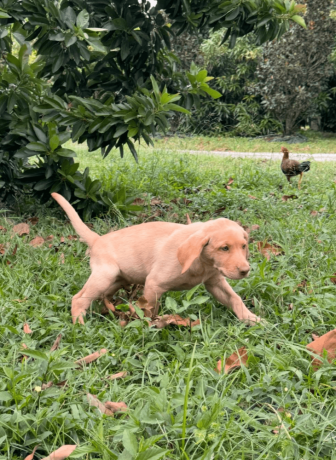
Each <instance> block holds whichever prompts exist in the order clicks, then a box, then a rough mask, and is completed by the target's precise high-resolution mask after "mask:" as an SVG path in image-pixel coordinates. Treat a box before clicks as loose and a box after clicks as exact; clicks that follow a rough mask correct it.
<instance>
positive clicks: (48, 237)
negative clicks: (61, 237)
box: [45, 235, 54, 241]
mask: <svg viewBox="0 0 336 460" xmlns="http://www.w3.org/2000/svg"><path fill="white" fill-rule="evenodd" d="M53 239H54V235H49V236H47V238H46V239H45V240H46V241H51V240H53Z"/></svg>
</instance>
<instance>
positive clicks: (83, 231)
mask: <svg viewBox="0 0 336 460" xmlns="http://www.w3.org/2000/svg"><path fill="white" fill-rule="evenodd" d="M51 196H52V197H53V198H54V200H56V201H57V203H58V204H59V205H60V206H61V207H62V208H63V209H64V211H65V213H66V214H67V216H68V217H69V219H70V222H71V223H72V226H73V228H74V229H75V230H76V232H77V233H78V235H79V236H80V237H81V238H82V239H83V240H84V241H85V243H86V244H87V245H88V246H89V247H90V248H91V247H92V246H93V244H94V242H95V241H96V240H97V239H98V238H99V235H98V234H97V233H95V232H93V231H92V230H90V229H89V227H87V226H86V225H85V224H84V222H83V221H82V219H81V218H80V217H79V215H78V214H77V212H76V211H75V210H74V208H73V207H72V206H71V204H70V203H69V202H68V201H67V200H66V199H65V198H63V196H62V195H59V194H58V193H52V194H51Z"/></svg>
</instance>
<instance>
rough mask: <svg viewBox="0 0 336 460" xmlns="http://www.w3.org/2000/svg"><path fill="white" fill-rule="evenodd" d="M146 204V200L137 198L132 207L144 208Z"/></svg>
mask: <svg viewBox="0 0 336 460" xmlns="http://www.w3.org/2000/svg"><path fill="white" fill-rule="evenodd" d="M144 204H145V200H143V199H142V198H136V199H135V200H134V201H133V203H132V205H133V206H143V205H144Z"/></svg>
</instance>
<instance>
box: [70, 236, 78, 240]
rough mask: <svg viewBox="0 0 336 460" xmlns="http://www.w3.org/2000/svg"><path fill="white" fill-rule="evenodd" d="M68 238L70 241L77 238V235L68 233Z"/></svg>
mask: <svg viewBox="0 0 336 460" xmlns="http://www.w3.org/2000/svg"><path fill="white" fill-rule="evenodd" d="M68 240H70V241H72V240H75V241H76V240H78V236H77V235H68Z"/></svg>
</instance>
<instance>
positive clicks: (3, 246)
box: [0, 244, 6, 254]
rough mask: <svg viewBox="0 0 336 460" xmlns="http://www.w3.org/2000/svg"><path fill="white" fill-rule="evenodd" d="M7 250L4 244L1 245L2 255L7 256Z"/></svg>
mask: <svg viewBox="0 0 336 460" xmlns="http://www.w3.org/2000/svg"><path fill="white" fill-rule="evenodd" d="M5 252H6V249H5V245H4V244H0V254H5Z"/></svg>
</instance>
